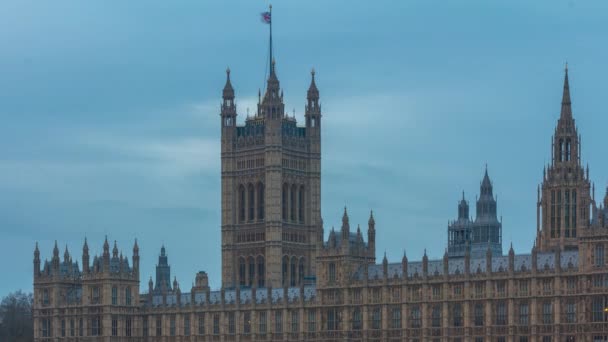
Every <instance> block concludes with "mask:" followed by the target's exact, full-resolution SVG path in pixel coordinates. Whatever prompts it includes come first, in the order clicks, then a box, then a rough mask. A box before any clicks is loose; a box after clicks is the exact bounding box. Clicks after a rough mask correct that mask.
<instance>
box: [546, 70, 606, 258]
mask: <svg viewBox="0 0 608 342" xmlns="http://www.w3.org/2000/svg"><path fill="white" fill-rule="evenodd" d="M590 188H591V186H590V182H589V168H587V172H585V171H584V169H583V166H582V164H581V142H580V136H579V135H578V133H577V128H576V124H575V121H574V118H573V117H572V104H571V102H570V86H569V83H568V67H567V66H566V70H565V77H564V90H563V95H562V107H561V113H560V117H559V120H558V121H557V127H556V128H555V135H554V136H553V138H552V146H551V164H550V165H548V166H547V168H546V169H545V171H544V172H543V181H542V183H541V189H540V191H539V194H538V201H537V236H536V244H537V246H538V248H539V250H540V251H549V250H554V249H556V248H559V249H565V250H571V249H576V248H577V236H578V234H580V232H581V229H584V228H586V227H588V226H589V224H590V221H589V217H590V215H591V214H592V213H591V212H590V210H589V208H590V207H595V203H594V201H593V198H592V197H591V195H590Z"/></svg>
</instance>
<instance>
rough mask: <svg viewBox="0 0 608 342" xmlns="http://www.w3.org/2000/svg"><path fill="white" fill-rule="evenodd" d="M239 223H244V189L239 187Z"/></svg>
mask: <svg viewBox="0 0 608 342" xmlns="http://www.w3.org/2000/svg"><path fill="white" fill-rule="evenodd" d="M239 222H241V223H242V222H245V187H244V186H242V185H241V186H240V187H239Z"/></svg>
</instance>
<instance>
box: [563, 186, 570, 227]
mask: <svg viewBox="0 0 608 342" xmlns="http://www.w3.org/2000/svg"><path fill="white" fill-rule="evenodd" d="M564 200H565V201H564V202H565V203H564V216H565V217H564V219H565V222H564V224H565V228H566V230H565V235H564V236H565V237H570V191H569V190H566V191H565V192H564Z"/></svg>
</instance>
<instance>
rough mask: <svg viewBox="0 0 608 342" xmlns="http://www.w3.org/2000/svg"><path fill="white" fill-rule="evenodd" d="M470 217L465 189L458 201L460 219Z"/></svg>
mask: <svg viewBox="0 0 608 342" xmlns="http://www.w3.org/2000/svg"><path fill="white" fill-rule="evenodd" d="M468 218H469V203H467V201H466V200H465V198H464V191H463V192H462V199H461V200H460V203H458V219H459V220H467V219H468Z"/></svg>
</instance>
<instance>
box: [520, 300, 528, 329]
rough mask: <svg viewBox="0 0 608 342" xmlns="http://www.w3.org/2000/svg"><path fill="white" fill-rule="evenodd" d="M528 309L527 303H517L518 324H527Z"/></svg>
mask: <svg viewBox="0 0 608 342" xmlns="http://www.w3.org/2000/svg"><path fill="white" fill-rule="evenodd" d="M529 317H530V310H529V307H528V303H522V304H520V305H519V324H520V325H528V323H529V322H530V318H529Z"/></svg>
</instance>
